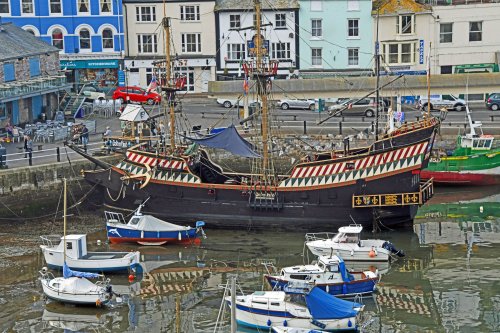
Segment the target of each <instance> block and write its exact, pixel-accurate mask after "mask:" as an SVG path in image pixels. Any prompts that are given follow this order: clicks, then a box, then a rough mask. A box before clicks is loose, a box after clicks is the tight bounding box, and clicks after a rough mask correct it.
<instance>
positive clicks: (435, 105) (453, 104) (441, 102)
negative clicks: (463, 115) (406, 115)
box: [417, 95, 466, 111]
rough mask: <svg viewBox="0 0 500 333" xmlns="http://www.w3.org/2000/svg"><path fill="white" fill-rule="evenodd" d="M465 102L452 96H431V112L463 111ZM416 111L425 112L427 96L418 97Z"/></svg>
mask: <svg viewBox="0 0 500 333" xmlns="http://www.w3.org/2000/svg"><path fill="white" fill-rule="evenodd" d="M465 104H466V103H465V101H464V100H463V99H461V98H458V97H456V96H453V95H431V102H430V106H431V110H439V109H442V108H446V109H447V110H455V111H464V110H465ZM417 109H419V110H422V111H424V110H427V96H420V98H419V99H418V101H417Z"/></svg>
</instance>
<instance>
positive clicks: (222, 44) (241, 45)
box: [215, 0, 300, 80]
mask: <svg viewBox="0 0 500 333" xmlns="http://www.w3.org/2000/svg"><path fill="white" fill-rule="evenodd" d="M261 3H262V25H263V29H262V35H263V37H264V39H265V43H266V46H268V57H270V60H276V61H278V76H277V77H281V78H286V77H287V76H289V75H290V72H293V71H294V70H295V69H296V68H299V66H300V57H299V44H298V40H299V39H298V38H299V36H298V34H299V33H300V31H299V25H298V24H299V18H298V9H299V4H298V1H297V0H281V1H278V0H268V1H261ZM254 14H255V12H254V10H253V1H239V0H217V5H216V7H215V20H216V24H217V25H216V29H217V32H216V34H217V39H216V42H217V44H216V45H217V50H218V52H217V79H218V80H233V79H234V78H238V77H240V78H241V77H242V76H243V74H242V71H241V70H240V68H241V62H242V61H243V60H250V59H251V54H250V53H249V47H248V46H249V44H248V43H249V42H251V41H252V38H253V37H254V35H255V31H254V30H253V28H252V27H253V26H254ZM241 28H249V29H245V30H242V29H241Z"/></svg>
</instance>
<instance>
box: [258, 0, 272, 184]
mask: <svg viewBox="0 0 500 333" xmlns="http://www.w3.org/2000/svg"><path fill="white" fill-rule="evenodd" d="M254 4H255V33H256V37H255V50H256V51H255V72H254V79H255V80H256V81H257V94H258V95H259V96H260V98H261V100H262V110H261V113H262V171H263V172H264V174H265V175H267V171H268V170H269V150H268V135H269V134H268V127H269V124H268V108H267V75H266V73H265V72H266V70H265V68H264V67H263V62H262V44H263V40H262V38H261V34H260V30H261V13H260V10H261V7H260V0H254Z"/></svg>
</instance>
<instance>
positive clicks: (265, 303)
mask: <svg viewBox="0 0 500 333" xmlns="http://www.w3.org/2000/svg"><path fill="white" fill-rule="evenodd" d="M252 303H254V304H262V305H267V302H266V301H255V300H252Z"/></svg>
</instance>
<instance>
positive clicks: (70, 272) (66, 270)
mask: <svg viewBox="0 0 500 333" xmlns="http://www.w3.org/2000/svg"><path fill="white" fill-rule="evenodd" d="M63 276H64V278H65V279H68V278H70V277H72V276H74V277H82V278H87V279H97V278H99V277H101V275H100V274H96V273H88V272H79V271H74V270H72V269H70V268H69V267H68V264H66V261H65V262H64V265H63Z"/></svg>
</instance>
